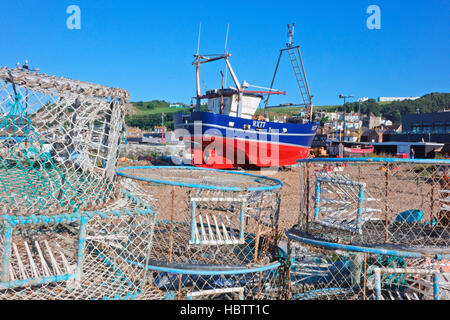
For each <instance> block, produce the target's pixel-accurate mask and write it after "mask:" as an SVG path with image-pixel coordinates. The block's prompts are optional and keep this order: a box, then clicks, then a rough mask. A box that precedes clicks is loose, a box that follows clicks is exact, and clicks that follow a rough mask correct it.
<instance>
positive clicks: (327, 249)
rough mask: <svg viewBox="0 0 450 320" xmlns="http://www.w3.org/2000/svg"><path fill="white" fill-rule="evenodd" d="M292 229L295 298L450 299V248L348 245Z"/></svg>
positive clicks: (292, 289)
mask: <svg viewBox="0 0 450 320" xmlns="http://www.w3.org/2000/svg"><path fill="white" fill-rule="evenodd" d="M286 234H287V236H288V238H289V258H288V261H289V267H288V270H289V272H288V283H289V297H290V298H291V299H293V300H448V299H450V260H449V258H450V254H449V253H448V250H447V251H439V250H425V251H414V250H410V251H405V250H404V248H403V247H402V246H390V247H377V246H366V247H363V246H355V245H346V244H341V243H336V242H328V241H322V240H316V239H312V238H309V237H308V236H305V235H304V234H302V233H301V232H299V231H298V230H296V229H291V230H289V231H288V232H287V233H286Z"/></svg>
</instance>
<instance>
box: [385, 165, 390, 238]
mask: <svg viewBox="0 0 450 320" xmlns="http://www.w3.org/2000/svg"><path fill="white" fill-rule="evenodd" d="M385 168H386V172H385V179H386V181H385V191H384V229H385V230H384V241H385V242H387V243H388V242H389V215H388V198H389V163H386V167H385Z"/></svg>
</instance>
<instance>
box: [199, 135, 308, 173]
mask: <svg viewBox="0 0 450 320" xmlns="http://www.w3.org/2000/svg"><path fill="white" fill-rule="evenodd" d="M191 140H192V141H195V142H197V143H196V144H195V145H196V146H198V147H193V148H192V149H191V163H192V164H193V165H195V166H199V167H206V168H214V169H233V168H239V167H248V166H257V167H261V168H264V167H279V166H288V165H294V164H296V163H297V160H299V159H305V158H307V157H308V155H309V151H310V148H304V147H299V146H292V145H284V144H275V143H270V142H269V143H268V142H263V141H248V140H237V139H229V138H223V137H212V138H207V139H202V140H200V139H198V140H197V139H191ZM200 141H201V146H202V148H200Z"/></svg>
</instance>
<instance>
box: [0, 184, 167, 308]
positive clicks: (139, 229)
mask: <svg viewBox="0 0 450 320" xmlns="http://www.w3.org/2000/svg"><path fill="white" fill-rule="evenodd" d="M155 219H156V215H155V214H154V213H153V212H152V210H151V208H150V207H149V206H148V205H147V204H146V203H145V202H143V201H142V200H140V199H138V198H137V197H135V196H134V195H131V194H130V193H129V192H127V191H122V192H121V194H120V196H119V197H118V198H117V199H115V200H111V202H110V203H108V209H104V210H92V211H83V212H79V213H64V214H57V215H52V216H45V215H32V216H29V217H23V216H13V215H3V216H2V217H1V219H0V232H1V237H0V247H1V249H2V250H1V257H2V259H1V265H0V274H1V278H0V299H22V300H23V299H45V300H48V299H133V298H136V297H137V296H139V295H141V294H143V293H144V292H146V295H147V297H149V296H150V293H151V294H152V295H153V296H158V295H159V293H158V292H157V291H154V290H148V288H146V278H145V276H146V269H145V268H141V267H140V266H139V265H140V264H143V265H146V264H147V263H148V255H149V251H150V249H151V244H152V236H153V229H154V225H155Z"/></svg>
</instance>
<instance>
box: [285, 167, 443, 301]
mask: <svg viewBox="0 0 450 320" xmlns="http://www.w3.org/2000/svg"><path fill="white" fill-rule="evenodd" d="M449 166H450V161H447V160H400V159H313V160H307V161H302V162H301V167H300V189H301V193H300V202H301V206H300V214H299V221H298V224H297V225H296V226H294V227H293V228H292V229H290V230H289V231H288V232H287V236H288V238H289V250H288V251H289V255H290V258H289V264H290V266H289V267H288V268H286V270H288V275H287V276H286V277H287V282H288V285H289V290H288V291H289V293H290V297H291V298H292V299H408V300H412V299H414V300H416V299H417V300H427V299H449V298H450V296H449V294H450V291H449V290H450V273H449V272H450V262H449V257H450V251H449V249H448V245H449V241H450V237H449V235H450V234H449V233H450V223H449V221H450V219H449V218H450V215H449V214H450V211H449V207H448V201H449V195H450V190H449V189H450V188H449V186H450V185H449V182H450V178H449V177H448V168H449Z"/></svg>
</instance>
